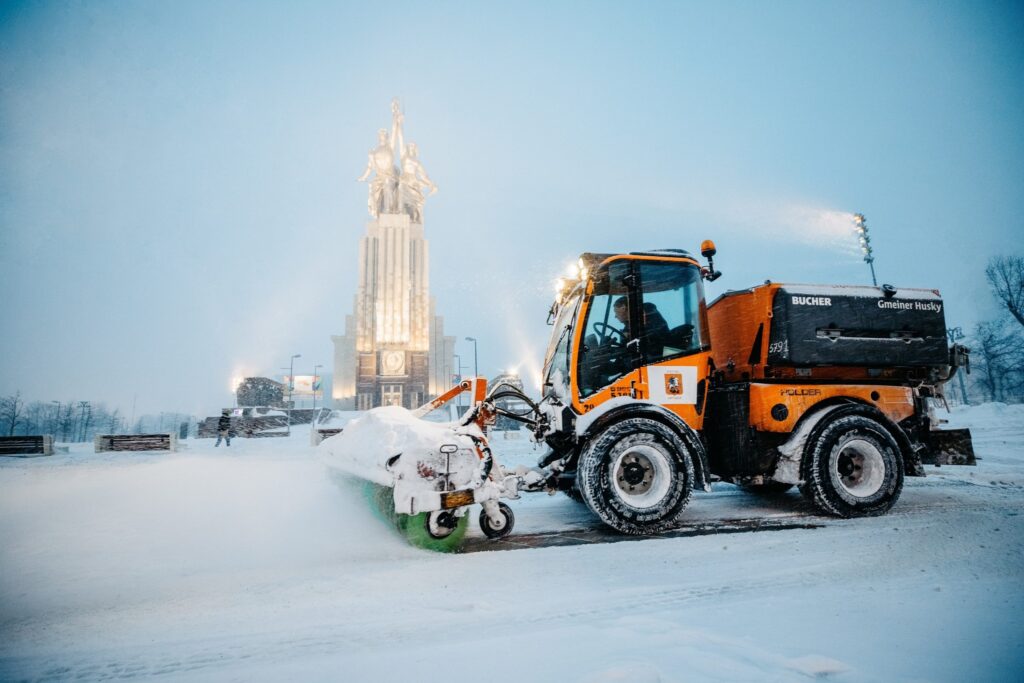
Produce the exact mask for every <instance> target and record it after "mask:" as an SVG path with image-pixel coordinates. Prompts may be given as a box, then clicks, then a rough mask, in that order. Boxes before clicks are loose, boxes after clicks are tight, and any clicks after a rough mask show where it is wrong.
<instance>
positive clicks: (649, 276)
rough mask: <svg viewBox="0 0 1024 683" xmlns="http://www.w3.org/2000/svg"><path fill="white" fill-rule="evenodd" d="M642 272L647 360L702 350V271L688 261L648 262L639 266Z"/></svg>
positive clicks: (642, 332) (642, 345) (642, 341)
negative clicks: (686, 262) (687, 262)
mask: <svg viewBox="0 0 1024 683" xmlns="http://www.w3.org/2000/svg"><path fill="white" fill-rule="evenodd" d="M639 271H640V272H639V274H640V286H641V294H640V300H641V303H642V310H641V312H640V320H641V322H640V351H641V353H642V354H643V359H644V363H645V364H648V363H657V362H659V361H662V360H665V359H667V358H673V357H675V356H680V355H684V354H687V353H692V352H694V351H697V350H699V349H701V348H702V347H703V346H704V344H705V341H704V338H705V333H704V330H705V325H704V317H705V315H706V313H705V309H704V305H703V302H704V296H703V289H702V285H701V276H700V270H699V269H698V268H697V267H696V266H692V265H689V264H679V263H649V262H647V263H641V264H640V265H639Z"/></svg>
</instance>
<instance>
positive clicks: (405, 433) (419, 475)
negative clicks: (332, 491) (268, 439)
mask: <svg viewBox="0 0 1024 683" xmlns="http://www.w3.org/2000/svg"><path fill="white" fill-rule="evenodd" d="M470 433H475V434H477V435H479V433H480V432H479V429H478V428H477V427H475V426H472V425H471V426H468V427H462V426H459V425H457V424H455V423H436V422H428V421H426V420H422V419H420V418H417V417H415V416H414V415H413V414H412V412H410V411H409V410H406V409H405V408H401V407H398V406H385V407H381V408H374V409H373V410H369V411H367V412H366V413H365V414H364V415H363V416H362V417H359V418H357V419H355V420H352V421H351V422H349V423H348V426H347V427H345V431H343V432H342V433H340V434H337V435H335V436H332V437H331V438H329V439H327V440H325V441H324V442H323V443H321V444H320V446H319V452H320V453H321V454H322V460H323V462H324V464H326V465H327V466H328V467H331V468H334V469H336V470H339V471H341V472H343V473H345V474H348V475H352V476H355V477H359V478H360V479H366V480H367V481H372V482H373V483H375V484H380V485H382V486H389V487H394V485H395V481H396V480H397V479H404V480H406V481H417V480H422V481H423V482H424V488H429V489H433V486H432V485H431V484H430V483H429V481H428V479H432V478H433V476H436V474H437V473H439V472H441V471H444V470H445V469H446V468H447V467H448V466H449V465H450V466H451V467H452V470H453V471H452V473H451V476H452V479H453V481H454V482H455V484H456V485H463V484H465V483H467V482H468V481H469V480H470V479H471V478H472V474H473V471H474V469H475V465H476V463H475V459H476V458H475V455H473V452H474V451H473V441H472V439H471V438H470V436H469V434H470ZM444 445H454V446H456V448H457V449H458V451H457V455H456V456H455V457H451V458H445V457H444V456H443V455H442V454H441V451H440V448H441V446H444ZM467 455H469V456H471V457H466V456H467ZM396 456H397V457H398V459H397V460H395V461H393V464H392V465H391V466H390V467H389V466H388V461H389V460H392V459H393V458H395V457H396ZM424 475H427V478H424Z"/></svg>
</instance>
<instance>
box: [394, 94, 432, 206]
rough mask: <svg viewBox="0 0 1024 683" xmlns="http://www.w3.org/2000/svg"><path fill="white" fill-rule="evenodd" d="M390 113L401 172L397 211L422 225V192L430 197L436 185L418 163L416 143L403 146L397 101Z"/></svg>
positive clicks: (401, 119) (400, 113) (402, 116)
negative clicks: (428, 191) (427, 193)
mask: <svg viewBox="0 0 1024 683" xmlns="http://www.w3.org/2000/svg"><path fill="white" fill-rule="evenodd" d="M391 113H392V116H393V117H394V121H395V125H394V131H395V135H396V137H395V146H396V147H397V149H398V151H399V154H400V155H401V166H400V168H401V171H400V174H399V176H398V210H399V211H401V212H403V213H407V214H408V215H409V218H410V219H411V220H412V222H413V223H423V204H424V202H425V201H426V197H425V196H424V194H423V191H424V190H430V195H434V194H435V193H437V185H435V184H434V182H433V181H432V180H431V179H430V176H428V175H427V170H426V169H425V168H423V164H422V163H420V159H419V151H418V150H417V149H416V143H415V142H410V143H409V144H408V145H406V144H405V140H404V139H403V137H402V122H403V121H404V120H405V116H404V115H403V114H402V112H401V111H400V110H399V108H398V100H395V101H394V102H392V103H391Z"/></svg>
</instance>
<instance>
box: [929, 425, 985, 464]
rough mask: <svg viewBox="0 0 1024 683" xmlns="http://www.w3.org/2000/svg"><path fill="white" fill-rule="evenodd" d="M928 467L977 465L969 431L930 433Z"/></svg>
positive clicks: (934, 431) (947, 430) (951, 430)
mask: <svg viewBox="0 0 1024 683" xmlns="http://www.w3.org/2000/svg"><path fill="white" fill-rule="evenodd" d="M927 440H928V443H927V447H928V448H927V453H926V454H924V455H923V456H922V457H921V462H922V463H924V464H926V465H977V464H978V461H977V460H976V459H975V457H974V443H973V442H972V441H971V430H969V429H936V430H933V431H930V432H928V435H927Z"/></svg>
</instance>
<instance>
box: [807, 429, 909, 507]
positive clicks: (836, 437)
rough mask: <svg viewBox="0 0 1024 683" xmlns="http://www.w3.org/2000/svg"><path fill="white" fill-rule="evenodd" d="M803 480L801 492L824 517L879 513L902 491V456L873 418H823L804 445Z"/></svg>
mask: <svg viewBox="0 0 1024 683" xmlns="http://www.w3.org/2000/svg"><path fill="white" fill-rule="evenodd" d="M803 479H804V484H802V485H801V487H800V490H801V492H802V493H803V494H804V496H805V497H806V498H807V499H808V500H810V501H811V502H812V503H814V505H815V506H817V507H818V508H819V509H820V510H822V511H824V512H826V513H828V514H831V515H836V516H838V517H869V516H875V515H884V514H885V513H886V512H888V511H889V509H890V508H891V507H892V506H893V505H894V504H895V503H896V500H897V499H898V498H899V497H900V492H901V491H902V490H903V455H902V453H901V452H900V447H899V444H897V443H896V440H895V439H894V438H893V436H892V434H890V433H889V430H887V429H886V428H885V427H884V426H882V424H881V423H880V422H878V421H877V420H874V419H872V418H871V417H869V416H867V415H863V414H847V415H840V416H838V417H835V418H832V417H831V416H826V417H825V418H823V423H822V424H821V425H819V426H818V427H817V428H816V429H815V431H814V432H813V433H812V434H811V438H809V439H808V440H807V445H806V446H805V447H804V456H803Z"/></svg>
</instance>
